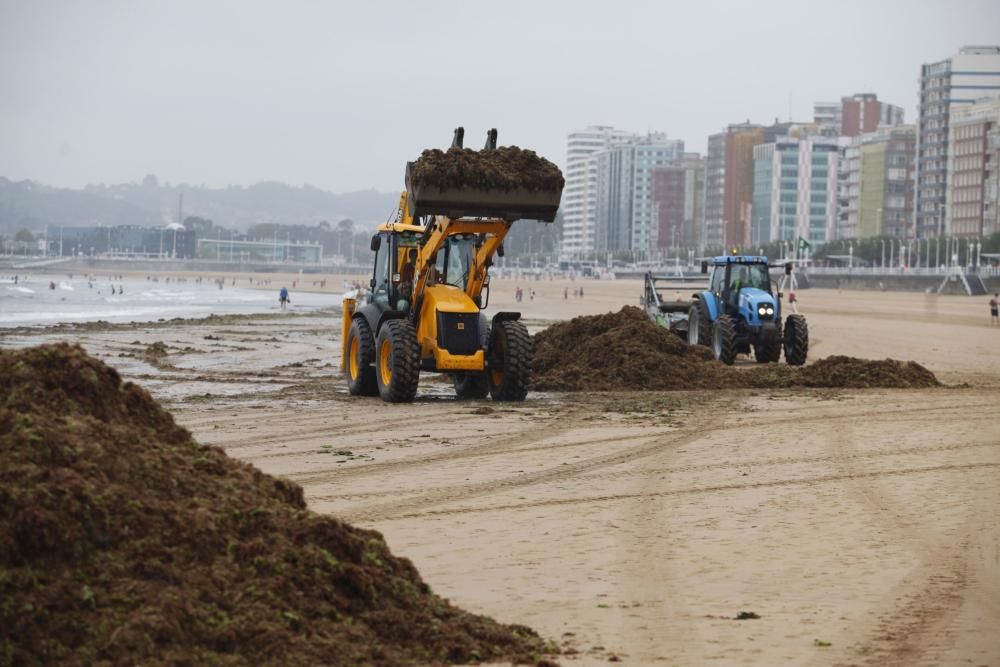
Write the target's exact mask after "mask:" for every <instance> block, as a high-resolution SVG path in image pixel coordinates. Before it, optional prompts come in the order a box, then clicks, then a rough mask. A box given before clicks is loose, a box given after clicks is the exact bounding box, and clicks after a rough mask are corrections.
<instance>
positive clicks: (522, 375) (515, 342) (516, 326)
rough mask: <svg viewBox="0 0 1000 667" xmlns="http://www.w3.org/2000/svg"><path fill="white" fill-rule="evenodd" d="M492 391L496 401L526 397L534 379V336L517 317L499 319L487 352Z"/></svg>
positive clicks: (521, 399) (518, 399) (488, 374)
mask: <svg viewBox="0 0 1000 667" xmlns="http://www.w3.org/2000/svg"><path fill="white" fill-rule="evenodd" d="M486 356H487V359H488V360H489V367H488V369H487V371H486V372H487V376H488V379H489V387H490V395H491V396H492V397H493V400H494V401H523V400H524V399H525V397H526V396H527V395H528V382H529V380H530V379H531V337H530V336H529V335H528V329H527V327H525V326H524V324H522V323H521V322H519V321H517V320H504V321H502V322H498V323H497V325H496V326H495V327H494V328H493V331H492V332H491V335H490V346H489V350H488V352H487V355H486Z"/></svg>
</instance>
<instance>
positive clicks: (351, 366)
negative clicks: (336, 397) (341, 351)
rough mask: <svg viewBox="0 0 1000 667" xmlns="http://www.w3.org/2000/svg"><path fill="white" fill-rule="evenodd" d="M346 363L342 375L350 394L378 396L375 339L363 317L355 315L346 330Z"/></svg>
mask: <svg viewBox="0 0 1000 667" xmlns="http://www.w3.org/2000/svg"><path fill="white" fill-rule="evenodd" d="M345 344H346V346H347V363H346V364H345V366H344V375H345V376H346V377H347V390H348V391H349V392H350V393H351V396H378V384H377V383H376V381H375V339H374V337H373V336H372V330H371V327H369V326H368V321H367V320H365V318H363V317H356V318H354V321H353V322H351V327H350V328H349V329H348V330H347V342H346V343H345Z"/></svg>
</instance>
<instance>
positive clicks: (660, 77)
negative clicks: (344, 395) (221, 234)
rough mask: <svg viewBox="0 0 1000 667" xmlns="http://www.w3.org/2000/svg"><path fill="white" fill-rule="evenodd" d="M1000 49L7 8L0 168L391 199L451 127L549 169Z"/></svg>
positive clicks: (539, 0)
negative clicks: (658, 134) (599, 147)
mask: <svg viewBox="0 0 1000 667" xmlns="http://www.w3.org/2000/svg"><path fill="white" fill-rule="evenodd" d="M964 44H1000V1H998V0H966V1H962V0H951V1H944V2H938V1H936V0H911V1H909V2H901V1H895V0H891V1H890V0H826V1H825V2H806V1H804V0H801V1H798V2H795V1H778V0H773V1H761V0H756V1H754V2H743V1H735V0H734V1H731V2H719V1H704V0H699V1H696V2H692V1H691V0H686V1H684V2H670V1H666V0H661V1H659V2H656V1H651V2H629V1H627V0H618V1H613V2H612V1H604V2H582V1H580V0H572V1H566V2H549V1H546V0H530V1H526V2H521V1H517V0H504V1H503V2H489V3H485V2H474V1H472V0H467V1H465V2H461V1H460V2H439V1H432V2H413V1H407V2H377V1H372V2H296V1H288V2H270V3H262V2H247V1H244V2H216V1H211V0H208V1H205V0H202V1H198V2H183V1H170V2H136V1H123V2H111V1H89V2H83V1H72V2H70V1H67V2H47V1H38V0H18V1H10V0H0V176H6V177H7V178H11V179H15V180H20V179H26V178H30V179H34V180H38V181H41V182H45V183H51V184H54V185H64V186H81V185H84V184H86V183H117V182H128V181H138V180H140V179H141V178H142V177H143V175H144V174H147V173H155V174H157V175H158V176H159V177H160V179H161V180H164V181H171V182H174V183H177V182H187V183H192V184H202V183H204V184H207V185H211V186H220V185H226V184H230V183H233V184H243V185H246V184H250V183H254V182H257V181H260V180H280V181H285V182H288V183H292V184H296V185H300V184H304V183H309V184H313V185H316V186H318V187H322V188H327V189H331V190H334V191H338V192H343V191H348V190H358V189H369V188H375V189H378V190H386V191H390V190H397V189H400V188H401V187H402V177H403V167H404V163H405V162H406V161H407V160H409V159H413V158H414V157H415V156H416V155H418V154H419V152H420V150H422V149H423V148H425V147H429V146H441V147H443V146H447V144H448V143H449V141H450V137H451V131H452V128H454V127H455V126H457V125H464V126H465V128H466V137H467V141H466V145H469V146H473V147H476V148H478V147H479V146H480V145H481V144H482V142H483V140H484V137H485V133H486V130H487V129H488V128H490V127H497V128H498V129H499V132H500V142H501V143H502V144H517V145H520V146H526V147H531V148H534V149H535V150H537V151H538V152H539V153H541V154H543V155H545V156H547V157H550V158H551V159H554V160H555V161H557V162H559V163H560V164H563V162H564V160H565V151H566V149H565V144H566V134H567V132H569V131H571V130H573V129H575V128H579V127H583V126H586V125H588V124H595V123H598V124H608V125H614V126H617V127H620V128H623V129H628V130H633V131H639V132H645V131H647V130H656V131H662V132H666V133H668V135H670V136H671V137H672V138H680V139H683V140H684V141H685V144H686V147H687V150H689V151H698V152H702V153H703V152H704V151H705V148H706V144H707V136H708V134H710V133H712V132H716V131H718V130H719V129H720V128H722V127H723V126H724V125H726V124H727V123H731V122H740V121H743V120H746V119H750V120H752V121H756V122H770V121H772V120H773V119H774V118H775V117H781V118H782V119H787V118H788V117H789V114H790V113H791V115H792V116H794V118H795V119H796V120H809V119H811V118H812V103H813V102H814V101H816V100H837V99H839V98H840V96H842V95H849V94H852V93H855V92H863V91H864V92H868V91H871V92H876V93H878V95H879V97H880V98H881V99H883V100H886V101H888V102H892V103H894V104H899V105H902V106H903V107H904V108H905V109H906V118H907V121H913V119H914V117H915V109H916V96H917V77H918V75H919V68H920V65H921V63H925V62H930V61H935V60H942V59H944V58H947V57H949V56H951V55H952V54H954V53H955V52H956V51H957V50H958V48H959V47H961V46H962V45H964Z"/></svg>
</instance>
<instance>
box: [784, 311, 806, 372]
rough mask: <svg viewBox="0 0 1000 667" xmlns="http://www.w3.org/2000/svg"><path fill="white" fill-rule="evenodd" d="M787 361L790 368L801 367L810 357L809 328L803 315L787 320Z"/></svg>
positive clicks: (790, 316)
mask: <svg viewBox="0 0 1000 667" xmlns="http://www.w3.org/2000/svg"><path fill="white" fill-rule="evenodd" d="M784 343H785V361H786V362H788V365H789V366H801V365H802V364H804V363H806V357H807V356H809V327H808V325H806V318H805V317H803V316H802V315H789V316H788V318H787V319H786V320H785V340H784Z"/></svg>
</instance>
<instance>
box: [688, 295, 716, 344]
mask: <svg viewBox="0 0 1000 667" xmlns="http://www.w3.org/2000/svg"><path fill="white" fill-rule="evenodd" d="M692 325H693V326H692ZM696 336H697V337H696ZM687 341H688V345H704V346H705V347H712V317H711V315H709V314H708V306H707V305H706V304H705V302H704V301H703V300H702V299H698V300H697V301H695V303H694V305H693V306H691V309H690V310H688V338H687Z"/></svg>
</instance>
